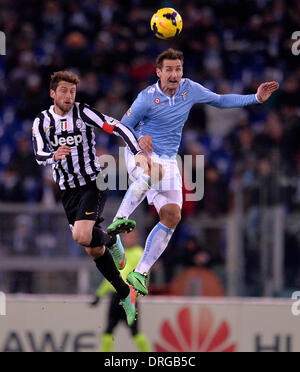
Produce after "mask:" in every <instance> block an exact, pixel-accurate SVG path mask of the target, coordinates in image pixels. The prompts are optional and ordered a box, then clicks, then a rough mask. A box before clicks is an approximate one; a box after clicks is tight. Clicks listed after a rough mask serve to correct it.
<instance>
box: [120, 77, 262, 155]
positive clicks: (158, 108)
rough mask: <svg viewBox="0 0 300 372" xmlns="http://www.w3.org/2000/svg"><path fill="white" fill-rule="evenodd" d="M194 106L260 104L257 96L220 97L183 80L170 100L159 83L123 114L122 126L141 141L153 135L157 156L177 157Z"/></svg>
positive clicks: (231, 95) (227, 95) (141, 95)
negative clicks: (203, 104)
mask: <svg viewBox="0 0 300 372" xmlns="http://www.w3.org/2000/svg"><path fill="white" fill-rule="evenodd" d="M195 103H207V104H209V105H211V106H215V107H219V108H232V107H242V106H247V105H252V104H257V103H259V102H258V100H257V99H256V95H255V94H250V95H239V94H224V95H219V94H216V93H213V92H212V91H210V90H209V89H207V88H204V87H203V86H202V85H201V84H198V83H195V82H194V81H192V80H190V79H182V80H181V83H180V85H179V88H178V91H177V93H176V94H175V95H174V96H173V97H170V96H168V95H167V94H165V93H164V92H163V91H162V90H161V89H160V87H159V83H158V82H157V83H156V84H154V85H152V86H149V87H148V88H146V89H144V90H143V91H142V92H141V93H140V94H139V95H138V97H137V98H136V100H135V101H134V102H133V104H132V106H131V108H130V109H129V110H128V111H127V114H125V115H124V117H123V119H122V123H123V124H124V125H126V126H127V127H129V128H131V129H133V130H134V131H135V133H136V135H137V136H138V138H140V137H142V136H145V135H150V136H151V137H152V142H153V151H154V152H155V153H156V154H157V155H159V156H163V155H167V156H168V157H172V156H176V155H177V153H178V149H179V146H180V143H181V137H182V129H183V127H184V124H185V122H186V121H187V118H188V115H189V113H190V110H191V108H192V107H193V105H194V104H195ZM220 125H222V123H220Z"/></svg>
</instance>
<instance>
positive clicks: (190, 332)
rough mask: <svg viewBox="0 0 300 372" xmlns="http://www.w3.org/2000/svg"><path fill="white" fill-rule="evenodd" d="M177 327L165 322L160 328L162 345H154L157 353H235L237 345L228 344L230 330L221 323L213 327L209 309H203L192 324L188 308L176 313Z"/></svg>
mask: <svg viewBox="0 0 300 372" xmlns="http://www.w3.org/2000/svg"><path fill="white" fill-rule="evenodd" d="M177 318H178V325H177V326H175V327H172V326H171V325H170V323H169V322H168V321H167V320H166V321H164V322H163V324H162V326H161V330H160V332H161V336H162V339H163V340H162V344H161V345H160V344H158V343H155V345H154V348H155V351H158V352H191V351H194V352H195V351H196V352H224V353H225V352H227V353H229V352H235V351H236V348H237V345H236V344H234V343H231V342H230V328H229V325H228V323H227V322H225V321H223V322H222V323H221V324H219V325H218V326H217V327H215V325H214V323H215V321H214V316H213V313H212V311H211V310H210V309H208V308H206V307H203V308H202V309H201V310H200V312H199V318H198V322H193V319H192V314H191V311H190V309H189V308H188V307H185V308H183V309H182V310H180V312H179V313H178V317H177Z"/></svg>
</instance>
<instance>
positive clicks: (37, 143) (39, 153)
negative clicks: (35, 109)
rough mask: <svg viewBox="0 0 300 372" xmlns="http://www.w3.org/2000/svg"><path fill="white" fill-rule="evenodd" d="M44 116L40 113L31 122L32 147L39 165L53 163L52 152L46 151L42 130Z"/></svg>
mask: <svg viewBox="0 0 300 372" xmlns="http://www.w3.org/2000/svg"><path fill="white" fill-rule="evenodd" d="M44 119H45V116H44V115H43V114H42V113H41V114H40V115H38V116H37V118H36V119H35V121H34V122H33V149H34V153H35V157H36V161H37V162H38V164H39V165H50V164H53V162H54V160H53V153H51V152H48V151H47V142H48V141H47V138H46V135H45V131H44Z"/></svg>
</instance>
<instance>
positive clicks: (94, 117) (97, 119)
mask: <svg viewBox="0 0 300 372" xmlns="http://www.w3.org/2000/svg"><path fill="white" fill-rule="evenodd" d="M80 114H81V117H82V118H83V119H84V120H85V122H86V123H88V124H90V125H92V126H94V127H96V128H101V129H103V130H104V131H105V132H107V133H109V134H114V135H116V136H119V137H121V138H122V139H123V140H124V142H125V143H126V144H127V146H128V147H129V148H130V150H131V151H132V153H133V154H134V155H136V154H138V153H139V152H141V149H140V146H139V144H138V142H137V139H136V137H135V135H134V133H133V132H132V131H131V130H130V129H129V128H128V127H126V126H125V125H123V124H122V123H120V122H119V121H118V120H116V119H114V118H111V117H110V116H107V115H103V114H102V113H101V112H99V111H97V110H95V109H94V108H91V107H89V106H87V105H82V106H81V107H80Z"/></svg>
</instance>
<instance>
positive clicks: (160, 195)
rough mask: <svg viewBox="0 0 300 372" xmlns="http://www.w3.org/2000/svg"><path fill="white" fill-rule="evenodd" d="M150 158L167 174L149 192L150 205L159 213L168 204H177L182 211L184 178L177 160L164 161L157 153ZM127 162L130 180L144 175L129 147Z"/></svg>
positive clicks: (126, 156)
mask: <svg viewBox="0 0 300 372" xmlns="http://www.w3.org/2000/svg"><path fill="white" fill-rule="evenodd" d="M150 157H151V159H152V160H153V161H155V162H156V163H159V164H161V165H162V166H163V168H164V172H165V173H164V177H163V179H162V180H161V181H160V182H159V184H158V185H156V186H155V187H153V188H151V189H150V190H149V191H148V192H147V194H146V196H147V199H148V204H150V205H154V206H155V208H156V210H157V212H158V213H159V212H160V210H161V208H162V207H163V206H165V205H167V204H177V205H178V206H179V207H180V209H181V208H182V178H181V174H180V171H179V168H178V164H177V161H176V159H162V158H160V157H159V156H158V155H156V154H155V153H153V154H151V155H150ZM125 162H126V167H127V171H128V174H129V177H130V179H131V180H132V181H135V180H136V179H137V178H138V177H139V176H140V175H141V174H142V173H143V169H142V168H141V167H137V166H136V164H135V158H134V155H133V153H132V152H131V151H130V150H129V148H128V147H126V151H125Z"/></svg>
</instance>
